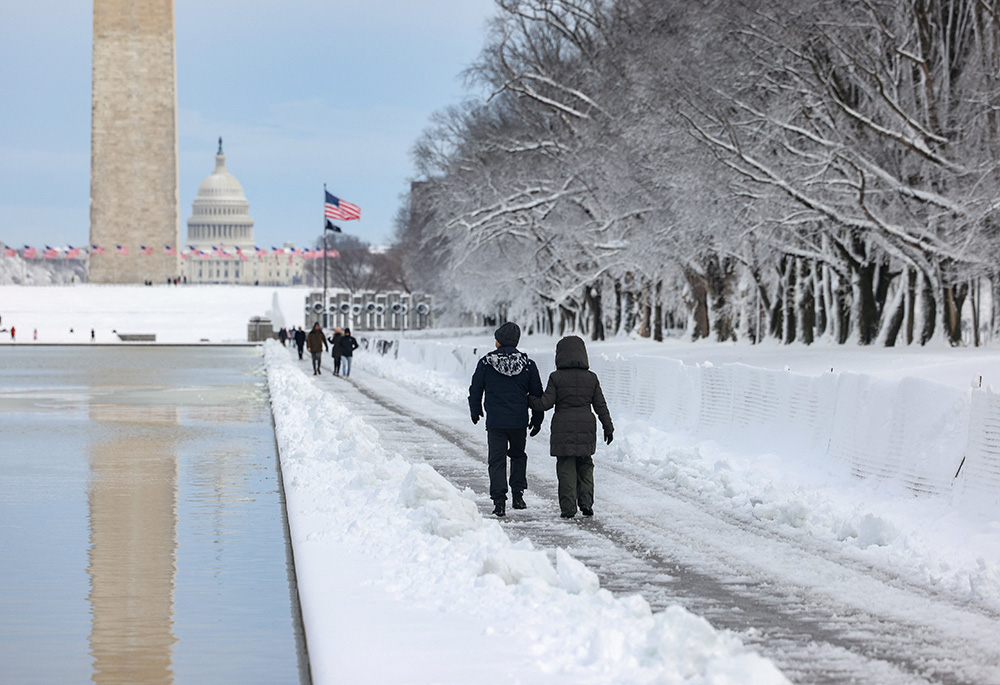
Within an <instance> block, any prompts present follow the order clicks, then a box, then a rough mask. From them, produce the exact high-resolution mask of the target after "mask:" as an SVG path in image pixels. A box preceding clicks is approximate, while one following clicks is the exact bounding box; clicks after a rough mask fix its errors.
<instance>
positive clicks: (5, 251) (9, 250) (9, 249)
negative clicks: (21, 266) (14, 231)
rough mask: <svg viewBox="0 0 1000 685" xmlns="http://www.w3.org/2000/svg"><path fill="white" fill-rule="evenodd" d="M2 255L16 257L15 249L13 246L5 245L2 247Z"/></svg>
mask: <svg viewBox="0 0 1000 685" xmlns="http://www.w3.org/2000/svg"><path fill="white" fill-rule="evenodd" d="M3 256H4V257H16V256H17V250H15V249H14V248H13V247H5V248H4V249H3Z"/></svg>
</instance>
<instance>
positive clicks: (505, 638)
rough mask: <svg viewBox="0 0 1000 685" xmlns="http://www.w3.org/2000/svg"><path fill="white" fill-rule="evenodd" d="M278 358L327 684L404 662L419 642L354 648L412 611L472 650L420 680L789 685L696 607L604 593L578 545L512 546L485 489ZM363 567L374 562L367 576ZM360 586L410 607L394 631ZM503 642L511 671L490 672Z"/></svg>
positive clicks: (416, 677)
mask: <svg viewBox="0 0 1000 685" xmlns="http://www.w3.org/2000/svg"><path fill="white" fill-rule="evenodd" d="M265 357H266V363H267V370H268V385H269V388H270V393H271V404H272V409H273V413H274V419H275V427H276V435H277V440H278V447H279V452H280V455H281V469H282V475H283V479H284V485H285V493H286V498H287V505H288V515H289V527H290V529H291V536H292V545H293V550H294V558H295V564H296V570H297V576H298V581H299V593H300V596H301V598H302V604H303V617H304V622H305V627H306V636H307V640H308V644H309V652H310V663H311V667H312V673H313V677H314V680H315V682H317V683H324V682H332V681H334V680H336V679H343V678H344V676H345V673H347V674H349V673H350V672H351V669H352V664H353V665H354V667H356V668H358V669H359V671H358V672H362V669H363V672H364V673H365V674H366V679H367V680H369V681H376V680H378V673H379V672H380V670H379V669H382V668H390V669H391V668H392V665H391V664H385V663H383V662H384V661H385V657H386V656H388V655H389V654H398V653H399V651H400V650H401V649H402V650H405V649H406V646H405V645H406V641H405V640H404V641H403V644H398V643H394V644H392V645H389V646H387V647H386V648H385V650H383V651H382V653H381V657H382V662H377V663H372V662H371V661H370V660H369V661H368V662H367V663H365V664H364V665H363V666H361V665H358V664H357V663H355V662H357V661H358V660H361V659H364V658H365V657H364V656H363V653H360V652H358V651H354V652H353V653H352V652H351V651H349V650H348V649H345V646H346V647H350V646H352V645H354V646H355V647H356V648H357V649H358V650H363V649H364V646H363V645H362V644H361V643H360V642H358V641H357V639H353V641H352V638H354V636H356V635H357V634H361V635H365V636H367V638H368V640H367V641H366V642H365V644H370V643H371V642H372V641H376V642H377V641H379V640H388V639H390V638H389V636H390V635H394V634H396V633H398V632H399V631H400V630H405V627H404V628H401V627H400V626H399V625H398V624H399V623H400V622H403V623H406V622H407V621H414V622H415V625H417V626H419V628H418V631H415V633H414V636H413V638H412V639H415V640H416V639H420V637H419V635H424V636H426V635H427V633H428V632H430V633H431V637H432V639H433V641H434V643H435V644H437V645H439V646H441V645H445V646H447V645H452V644H456V643H458V644H461V645H462V649H461V650H460V652H457V654H459V653H460V655H461V656H456V655H452V656H451V657H447V658H444V659H420V660H418V661H417V662H416V663H408V664H407V666H406V667H407V670H406V671H405V673H406V675H407V676H408V677H407V679H408V680H409V681H410V682H469V681H471V679H473V678H476V679H478V678H485V679H490V680H492V679H497V678H499V679H501V680H504V681H507V680H513V681H515V682H525V683H527V682H538V683H543V682H544V683H548V682H593V683H598V682H611V681H614V682H620V683H645V682H656V683H715V684H722V683H750V682H753V683H783V682H787V680H786V679H785V678H784V677H783V676H782V675H781V674H780V673H779V672H778V670H777V669H776V668H775V667H774V666H773V664H771V663H770V662H769V661H767V660H765V659H763V658H761V657H760V656H759V655H756V654H754V653H752V652H750V651H748V650H747V649H746V648H745V647H744V646H743V645H742V644H741V643H740V641H739V640H738V639H737V638H736V637H734V636H732V635H730V634H728V633H720V632H717V631H715V630H714V629H713V628H712V627H711V626H710V625H709V624H708V623H707V622H705V621H704V620H703V619H700V618H698V617H696V616H694V615H692V614H690V613H688V612H687V611H685V610H684V609H682V608H680V607H672V608H670V609H669V610H667V611H665V612H661V613H657V614H654V613H652V611H651V610H650V607H649V605H648V604H647V603H646V601H645V600H644V599H642V598H641V597H640V596H638V595H634V596H629V597H623V598H615V597H614V596H613V595H612V594H611V593H609V592H607V591H606V590H602V589H600V587H599V583H598V580H597V576H596V575H595V574H594V573H593V572H592V571H590V570H589V569H587V568H586V567H585V566H584V565H583V564H581V563H580V562H579V561H577V560H576V559H574V558H573V557H572V556H571V555H569V554H568V553H566V552H565V551H564V550H561V549H559V550H555V551H554V554H552V553H550V552H549V551H545V550H538V549H535V548H534V547H533V546H532V544H531V542H530V541H528V540H521V541H520V542H517V543H513V542H512V541H511V540H510V539H509V538H508V537H507V535H506V533H505V532H504V530H503V529H502V527H501V526H500V525H499V524H498V523H497V522H496V521H493V520H484V519H483V518H482V516H480V514H479V512H478V510H477V509H476V506H475V503H474V501H473V495H472V493H471V492H468V491H465V492H459V491H458V490H456V489H455V488H454V487H453V486H452V485H451V484H450V483H449V482H448V481H447V480H445V479H444V478H443V477H441V476H440V475H439V474H437V473H436V472H435V471H434V470H433V469H432V468H431V467H429V466H427V465H425V464H410V463H408V462H406V461H405V460H404V459H403V458H402V457H401V456H399V455H396V454H389V453H387V452H386V450H385V449H384V448H383V447H382V446H381V445H380V444H379V436H378V434H377V433H376V432H375V431H374V429H372V428H371V427H370V426H368V425H367V424H366V423H365V422H363V421H362V420H360V419H359V418H357V417H356V416H354V415H352V414H351V412H350V411H349V409H348V408H347V407H345V406H344V404H343V403H341V402H340V401H338V399H337V398H336V396H335V395H334V394H333V393H330V392H323V391H322V390H320V389H319V388H318V387H317V386H316V385H315V384H314V383H313V382H311V379H310V378H307V377H306V376H305V375H304V374H303V373H302V372H301V371H299V370H298V368H297V367H296V366H295V365H294V364H293V363H292V362H291V360H290V357H289V355H288V352H287V350H286V349H284V348H282V347H280V346H279V345H277V344H276V343H273V342H271V343H268V344H267V345H266V346H265ZM553 557H554V563H553ZM352 568H353V569H359V568H360V569H363V573H362V574H361V576H362V577H363V578H364V580H363V581H361V580H359V579H358V577H357V576H358V574H355V575H354V576H352ZM345 579H346V580H345ZM345 583H347V584H348V585H349V586H345ZM352 583H353V584H352ZM358 593H360V594H362V595H365V594H366V593H367V595H371V596H374V597H375V599H373V600H372V602H374V603H375V604H376V605H378V604H379V603H381V602H383V601H392V600H400V601H403V602H405V605H406V606H407V607H411V610H410V611H407V612H393V613H392V614H391V616H389V617H387V618H386V621H387V622H386V624H385V625H382V624H378V615H379V614H378V609H377V606H375V607H374V608H373V607H372V606H370V605H366V607H365V608H363V609H359V611H360V613H359V614H354V615H345V613H344V611H343V602H344V601H345V597H349V596H351V595H354V594H358ZM414 611H416V612H417V615H416V616H414V615H413V613H414ZM469 625H472V626H475V630H474V631H469V630H468V629H467V628H468V626H469ZM463 626H464V627H465V628H466V630H464V631H460V630H459V628H460V627H463ZM473 633H474V634H473ZM352 634H354V635H352ZM477 640H479V641H478V642H477ZM470 641H471V644H470ZM369 649H370V647H369ZM498 651H499V652H501V653H502V654H503V655H504V658H503V659H502V660H501V661H502V662H503V664H502V666H500V668H502V669H503V670H501V671H497V670H495V669H487V668H485V667H484V664H485V663H487V662H489V660H490V659H491V658H495V656H496V652H498ZM508 652H509V653H508ZM491 655H492V656H491ZM456 659H458V661H459V662H462V663H457V664H456V663H455V660H456ZM463 660H464V661H463ZM442 661H447V662H448V663H442ZM442 669H445V670H448V669H450V670H448V674H446V673H444V672H443V671H442ZM449 674H450V675H449ZM348 679H349V678H348Z"/></svg>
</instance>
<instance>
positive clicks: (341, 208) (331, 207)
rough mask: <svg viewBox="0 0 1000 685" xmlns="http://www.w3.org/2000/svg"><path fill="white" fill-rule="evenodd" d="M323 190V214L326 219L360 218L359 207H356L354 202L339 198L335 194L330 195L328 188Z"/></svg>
mask: <svg viewBox="0 0 1000 685" xmlns="http://www.w3.org/2000/svg"><path fill="white" fill-rule="evenodd" d="M324 192H325V193H326V210H325V215H326V218H327V219H337V220H338V221H353V220H354V219H360V218H361V207H358V206H357V205H356V204H352V203H350V202H348V201H347V200H341V199H340V198H339V197H336V196H335V195H331V194H330V191H328V190H327V191H324Z"/></svg>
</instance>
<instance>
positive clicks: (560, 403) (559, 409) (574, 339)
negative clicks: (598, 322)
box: [528, 335, 615, 519]
mask: <svg viewBox="0 0 1000 685" xmlns="http://www.w3.org/2000/svg"><path fill="white" fill-rule="evenodd" d="M528 405H529V406H530V407H531V409H532V410H533V411H539V412H544V411H547V410H549V409H551V408H552V407H553V406H554V407H555V408H556V410H555V413H554V414H553V415H552V424H551V433H550V436H549V454H551V455H552V456H553V457H555V458H556V477H557V478H558V479H559V509H560V510H561V514H560V515H561V516H562V518H564V519H571V518H573V517H574V516H576V507H577V505H579V506H580V512H581V513H582V514H583V515H584V516H593V515H594V456H593V455H594V452H596V451H597V422H596V421H595V420H594V414H593V412H592V411H591V407H593V410H594V411H595V412H597V418H598V419H600V421H601V427H602V428H603V429H604V442H606V443H607V444H609V445H610V444H611V441H612V440H613V439H614V432H615V427H614V424H613V423H611V413H610V412H608V403H607V402H605V400H604V392H602V391H601V381H600V380H599V379H598V378H597V374H596V373H594V372H593V371H591V370H590V362H589V360H588V359H587V346H586V344H585V343H584V342H583V338H580V337H578V336H575V335H568V336H566V337H565V338H563V339H562V340H560V341H559V342H557V343H556V370H555V371H553V372H552V373H551V374H549V381H548V383H547V384H546V386H545V392H544V393H542V395H541V396H540V397H537V396H532V397H529V398H528Z"/></svg>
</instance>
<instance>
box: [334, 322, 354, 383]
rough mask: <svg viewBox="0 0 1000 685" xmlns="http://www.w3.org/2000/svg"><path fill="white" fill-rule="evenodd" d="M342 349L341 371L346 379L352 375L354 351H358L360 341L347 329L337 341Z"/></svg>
mask: <svg viewBox="0 0 1000 685" xmlns="http://www.w3.org/2000/svg"><path fill="white" fill-rule="evenodd" d="M337 346H338V347H339V348H340V369H341V371H343V373H344V378H347V377H348V376H350V375H351V361H352V360H353V359H354V350H356V349H358V341H357V338H355V337H354V336H353V335H351V329H350V328H345V329H344V334H343V335H342V336H341V337H340V340H338V341H337Z"/></svg>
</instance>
